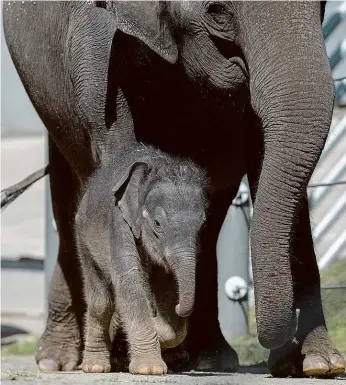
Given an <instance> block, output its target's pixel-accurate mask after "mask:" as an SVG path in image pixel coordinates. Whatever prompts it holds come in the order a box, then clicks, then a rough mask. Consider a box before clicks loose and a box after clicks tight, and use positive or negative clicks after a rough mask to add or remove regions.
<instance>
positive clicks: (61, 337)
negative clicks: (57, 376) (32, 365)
mask: <svg viewBox="0 0 346 385" xmlns="http://www.w3.org/2000/svg"><path fill="white" fill-rule="evenodd" d="M71 318H73V319H71ZM35 360H36V363H37V365H38V367H39V369H40V370H41V371H43V372H56V371H66V372H69V371H72V370H75V369H77V367H78V365H79V364H80V363H81V339H80V333H79V328H78V325H77V323H76V322H75V319H74V317H72V316H71V317H68V319H67V320H66V323H63V324H62V323H58V322H53V321H52V320H51V319H48V321H47V326H46V329H45V331H44V333H43V335H42V337H41V338H40V340H39V341H38V343H37V347H36V352H35Z"/></svg>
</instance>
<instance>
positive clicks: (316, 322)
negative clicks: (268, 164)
mask: <svg viewBox="0 0 346 385" xmlns="http://www.w3.org/2000/svg"><path fill="white" fill-rule="evenodd" d="M294 242H295V244H294V255H293V257H292V274H293V281H294V283H295V307H296V308H298V309H300V314H299V319H298V328H297V331H296V335H295V339H294V340H293V341H289V342H287V343H286V344H285V345H284V346H283V347H281V348H279V349H276V350H272V351H271V352H270V356H269V363H268V364H269V369H270V371H271V373H272V374H273V375H275V376H290V375H296V376H304V375H306V376H316V377H319V376H323V377H324V376H336V375H338V374H340V373H343V372H344V370H345V362H344V359H343V357H342V355H341V354H340V353H339V351H338V350H337V349H336V347H335V345H334V344H333V343H332V341H331V340H330V338H329V336H328V332H327V328H326V325H325V319H324V314H323V308H322V300H321V292H320V276H319V271H318V266H317V262H316V255H315V251H314V246H313V241H312V235H311V226H310V219H309V207H308V200H307V196H305V197H304V201H303V205H302V208H301V211H300V214H299V218H298V221H297V228H296V237H295V241H294Z"/></svg>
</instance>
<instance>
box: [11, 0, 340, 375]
mask: <svg viewBox="0 0 346 385" xmlns="http://www.w3.org/2000/svg"><path fill="white" fill-rule="evenodd" d="M323 14H324V4H320V3H318V2H248V1H246V2H239V1H235V2H220V1H203V2H188V1H184V2H109V1H107V2H90V1H88V2H60V1H59V2H6V3H4V26H5V35H6V41H7V43H8V46H9V49H10V52H11V55H12V58H13V60H14V63H15V65H16V68H17V70H18V72H19V74H20V76H21V79H22V81H23V84H24V86H25V88H26V90H27V92H28V94H29V96H30V98H31V100H32V102H33V104H34V106H35V108H36V110H37V111H38V113H39V115H40V117H41V119H42V120H43V122H44V123H45V125H46V126H47V128H48V130H49V134H50V137H51V141H50V160H49V162H50V167H51V171H50V173H51V189H52V197H53V206H54V207H53V209H54V215H55V218H56V221H57V224H58V230H59V235H60V248H59V255H58V263H57V265H56V269H55V272H54V276H53V281H52V286H51V292H50V297H49V315H48V321H47V326H46V330H45V332H44V334H43V336H42V338H41V340H40V342H39V345H38V350H37V353H36V359H37V361H38V364H39V367H40V368H41V369H43V370H57V369H62V370H71V369H73V368H75V367H76V365H77V363H78V362H79V359H80V345H81V338H80V332H81V329H82V314H83V308H84V303H83V300H82V294H81V284H80V279H79V278H78V277H79V271H78V264H77V262H76V257H75V254H74V245H73V240H72V223H73V215H74V210H75V205H76V201H77V199H78V193H79V191H80V188H81V186H83V183H84V181H85V179H86V178H87V177H88V176H89V175H90V174H91V172H92V171H93V170H94V169H95V168H96V167H97V166H98V165H99V164H100V163H102V162H106V161H107V157H108V154H109V153H111V152H114V151H116V150H117V146H120V145H122V143H123V142H126V141H127V140H131V138H130V136H129V135H128V132H129V131H131V130H130V125H129V126H128V127H127V123H126V122H127V117H128V112H126V111H127V109H126V105H127V103H128V104H129V106H130V110H131V113H132V115H133V119H134V127H135V135H136V137H137V139H138V140H140V141H143V142H148V143H151V144H154V145H156V146H158V147H160V148H162V149H163V150H166V151H169V152H172V153H175V154H179V155H183V156H188V157H191V158H192V159H194V160H195V161H196V162H198V163H199V164H200V165H202V166H203V167H205V168H206V169H207V170H208V172H209V175H210V179H211V185H212V192H211V198H210V199H211V205H210V215H209V218H208V222H207V226H206V229H205V231H204V234H203V242H202V251H201V258H200V264H199V267H198V273H197V291H196V305H195V311H194V314H193V316H192V319H191V327H190V333H189V336H188V339H187V346H188V349H189V351H190V356H191V358H192V361H193V362H194V363H195V364H196V365H197V366H196V367H198V368H205V369H208V368H211V369H214V370H220V369H224V370H231V369H234V368H235V367H236V359H235V358H234V355H233V360H232V359H231V358H230V355H231V353H232V351H231V349H230V348H229V347H228V345H227V344H226V342H225V340H224V339H223V336H222V334H221V331H220V327H219V323H218V320H217V298H216V296H217V294H216V256H215V249H216V247H215V245H216V239H217V235H218V231H219V229H220V227H221V225H222V222H223V219H224V217H225V214H226V212H227V208H228V206H229V204H230V202H231V200H232V198H233V196H234V195H235V193H236V191H237V186H238V184H239V182H240V179H241V177H242V175H243V174H244V173H246V172H247V174H248V176H249V180H250V185H251V186H250V187H251V192H252V195H253V198H254V200H255V207H254V216H253V225H252V239H251V247H252V261H253V274H254V284H255V302H256V316H257V329H258V336H259V340H260V342H261V344H262V345H263V346H265V347H267V348H269V349H271V354H270V359H269V366H270V369H271V371H272V373H273V374H275V375H291V374H302V373H305V374H309V375H328V374H329V375H335V374H337V373H340V372H342V371H343V370H344V361H343V358H342V357H341V355H340V354H339V352H338V351H337V350H336V348H335V346H334V345H333V343H332V342H331V341H330V339H329V337H328V334H327V331H326V326H325V320H324V316H323V310H322V305H321V297H320V280H319V272H318V268H317V264H316V256H315V252H314V248H313V243H312V236H311V228H310V221H309V210H308V202H307V195H306V187H307V184H308V182H309V179H310V177H311V174H312V172H313V170H314V168H315V166H316V163H317V161H318V159H319V156H320V154H321V151H322V148H323V146H324V143H325V140H326V137H327V134H328V131H329V126H330V123H331V115H332V108H333V98H334V90H333V82H332V77H331V71H330V67H329V64H328V58H327V55H326V51H325V46H324V41H323V36H322V31H321V21H322V19H323ZM119 127H120V128H119ZM244 143H245V144H246V146H244V145H243V144H244ZM297 308H299V309H300V316H299V320H298V326H297V329H296V330H295V329H294V328H293V327H292V325H293V324H294V319H295V310H296V309H297ZM293 337H294V338H293ZM292 341H293V342H292Z"/></svg>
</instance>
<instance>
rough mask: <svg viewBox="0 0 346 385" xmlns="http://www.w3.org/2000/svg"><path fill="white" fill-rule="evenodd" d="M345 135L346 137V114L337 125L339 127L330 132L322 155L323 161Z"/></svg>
mask: <svg viewBox="0 0 346 385" xmlns="http://www.w3.org/2000/svg"><path fill="white" fill-rule="evenodd" d="M344 135H346V114H345V115H344V116H343V118H342V119H341V120H340V121H339V123H337V125H336V126H335V127H332V129H331V130H330V133H329V136H328V139H327V142H326V144H325V146H324V149H323V152H322V155H321V159H323V158H324V157H325V156H326V155H327V154H328V153H329V152H330V151H331V150H332V149H333V148H334V147H335V145H336V144H337V143H338V141H339V140H341V138H342V137H343V136H344ZM320 161H321V160H320Z"/></svg>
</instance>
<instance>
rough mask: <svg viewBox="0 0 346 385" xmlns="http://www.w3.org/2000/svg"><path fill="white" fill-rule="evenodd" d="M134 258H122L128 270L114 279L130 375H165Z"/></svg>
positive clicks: (164, 365)
mask: <svg viewBox="0 0 346 385" xmlns="http://www.w3.org/2000/svg"><path fill="white" fill-rule="evenodd" d="M135 259H136V257H133V256H132V255H130V256H123V257H122V260H123V263H124V264H125V265H127V267H125V266H123V267H125V269H124V270H123V273H122V274H117V276H116V278H115V280H116V282H115V286H116V295H117V299H118V302H117V306H119V309H120V316H121V320H122V322H123V326H124V329H125V333H126V335H127V340H128V344H129V353H130V365H129V371H130V373H132V374H156V375H162V374H165V373H166V372H167V366H166V364H165V362H164V361H163V360H162V357H161V349H160V343H159V339H158V336H157V333H156V330H155V328H154V324H153V322H152V318H151V316H152V314H151V313H152V312H151V309H150V303H149V301H148V299H147V297H146V294H145V283H144V282H143V276H142V271H141V270H142V267H141V266H140V264H139V263H138V261H135Z"/></svg>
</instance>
